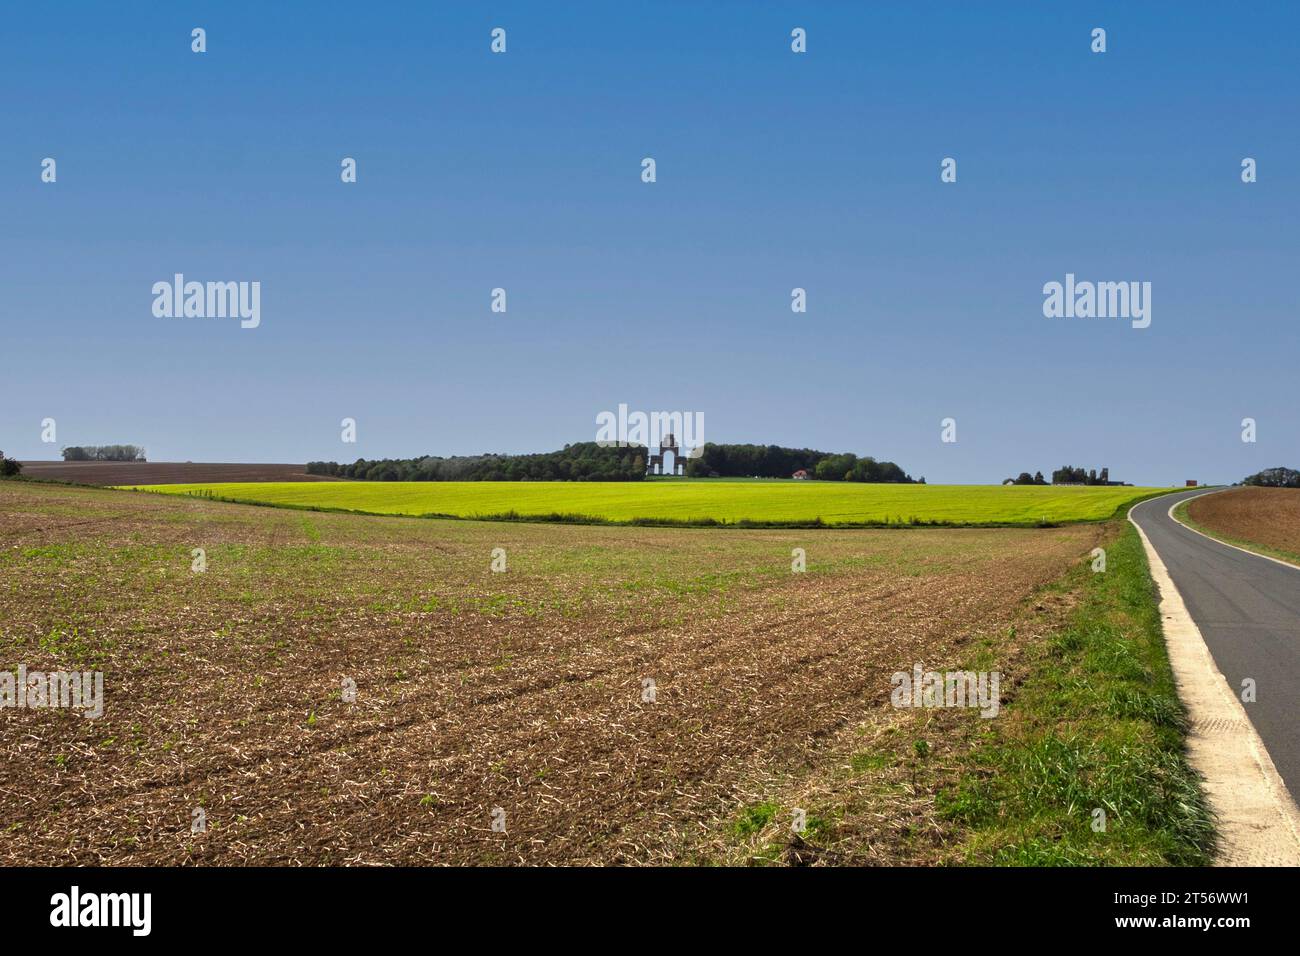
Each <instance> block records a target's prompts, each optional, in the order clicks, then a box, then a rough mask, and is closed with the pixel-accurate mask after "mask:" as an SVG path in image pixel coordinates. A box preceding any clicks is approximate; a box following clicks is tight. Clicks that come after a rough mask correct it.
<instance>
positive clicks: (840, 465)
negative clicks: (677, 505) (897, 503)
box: [686, 442, 925, 484]
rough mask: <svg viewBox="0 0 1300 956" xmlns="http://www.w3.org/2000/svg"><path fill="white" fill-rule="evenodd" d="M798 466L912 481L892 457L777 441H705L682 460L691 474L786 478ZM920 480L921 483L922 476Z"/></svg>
mask: <svg viewBox="0 0 1300 956" xmlns="http://www.w3.org/2000/svg"><path fill="white" fill-rule="evenodd" d="M801 470H802V471H807V472H808V474H809V475H811V476H812V477H814V478H817V479H820V480H822V481H870V482H896V483H912V482H913V479H912V477H911V476H910V475H908V474H907V472H905V471H903V469H902V468H900V467H898V465H896V464H894V463H893V462H892V461H876V459H874V458H870V457H867V458H859V457H858V456H857V455H854V454H852V453H846V454H832V453H830V452H824V451H814V450H813V449H811V448H782V447H781V446H779V445H715V444H713V443H712V442H707V443H705V445H704V447H703V448H702V449H701V450H700V454H699V456H698V457H695V458H688V459H687V461H686V474H687V476H688V477H694V478H789V477H790V476H791V475H793V474H794V473H795V472H796V471H801ZM920 482H921V483H922V484H924V482H925V479H924V478H922V479H921V480H920Z"/></svg>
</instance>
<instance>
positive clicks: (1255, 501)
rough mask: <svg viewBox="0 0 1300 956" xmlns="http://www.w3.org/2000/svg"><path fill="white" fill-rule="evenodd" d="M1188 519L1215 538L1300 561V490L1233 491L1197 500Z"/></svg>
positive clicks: (1194, 499)
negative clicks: (1216, 536) (1253, 546)
mask: <svg viewBox="0 0 1300 956" xmlns="http://www.w3.org/2000/svg"><path fill="white" fill-rule="evenodd" d="M1187 516H1188V517H1189V518H1191V519H1192V521H1193V522H1194V523H1196V524H1198V525H1200V526H1201V527H1202V528H1204V529H1205V530H1207V531H1209V532H1210V533H1211V534H1216V535H1218V536H1220V537H1222V538H1224V539H1225V540H1228V541H1232V542H1234V543H1236V544H1241V545H1243V546H1245V547H1250V546H1251V545H1259V546H1262V550H1264V551H1266V552H1269V553H1273V554H1275V555H1278V556H1281V557H1286V558H1289V559H1290V560H1292V561H1300V489H1297V488H1232V489H1230V490H1228V491H1220V492H1216V493H1214V494H1212V495H1201V496H1200V497H1198V498H1193V499H1192V500H1191V501H1190V502H1189V503H1188V505H1187Z"/></svg>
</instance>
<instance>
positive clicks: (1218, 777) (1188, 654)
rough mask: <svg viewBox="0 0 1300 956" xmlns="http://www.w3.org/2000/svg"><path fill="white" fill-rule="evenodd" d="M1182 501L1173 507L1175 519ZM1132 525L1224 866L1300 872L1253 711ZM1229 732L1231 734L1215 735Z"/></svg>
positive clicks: (1298, 847)
mask: <svg viewBox="0 0 1300 956" xmlns="http://www.w3.org/2000/svg"><path fill="white" fill-rule="evenodd" d="M1212 493H1213V492H1212ZM1180 503H1181V502H1179V503H1175V504H1174V505H1171V506H1170V508H1169V516H1170V517H1171V518H1174V516H1173V511H1174V508H1176V507H1177V506H1178V504H1180ZM1139 504H1141V502H1139ZM1133 507H1134V508H1136V507H1137V505H1134V506H1133ZM1174 520H1175V521H1177V520H1178V519H1177V518H1174ZM1129 521H1130V522H1132V524H1133V527H1135V528H1137V532H1138V535H1139V536H1140V537H1141V539H1142V546H1143V548H1144V549H1145V550H1146V554H1147V562H1148V563H1149V565H1150V568H1151V577H1152V579H1153V580H1154V581H1155V583H1156V586H1157V588H1159V591H1160V617H1161V626H1162V629H1163V630H1164V634H1165V646H1166V648H1167V649H1168V652H1169V663H1170V665H1171V666H1172V667H1173V670H1174V678H1175V681H1176V682H1177V685H1178V696H1179V699H1180V700H1182V702H1183V706H1184V707H1186V708H1187V711H1188V714H1189V716H1190V717H1191V725H1190V728H1189V731H1188V733H1187V736H1186V740H1187V752H1188V759H1189V760H1190V761H1191V764H1192V766H1193V767H1195V768H1196V770H1197V772H1198V773H1200V775H1201V776H1202V778H1203V780H1204V790H1205V793H1206V795H1207V797H1208V799H1209V801H1210V805H1211V806H1212V808H1213V809H1214V813H1215V816H1216V818H1217V820H1218V823H1219V834H1220V847H1219V855H1218V858H1217V860H1216V863H1217V864H1218V865H1221V866H1249V865H1261V864H1262V865H1270V866H1280V865H1285V866H1300V811H1297V809H1296V805H1295V803H1294V802H1293V801H1292V800H1291V798H1290V796H1289V794H1288V792H1287V789H1286V785H1285V784H1284V783H1283V782H1282V778H1281V776H1280V775H1279V774H1278V772H1277V768H1276V767H1275V766H1274V765H1273V760H1272V758H1271V757H1270V756H1269V754H1268V750H1267V748H1265V746H1264V742H1263V741H1262V740H1261V739H1260V737H1259V734H1258V732H1257V731H1256V730H1255V726H1254V724H1252V723H1251V722H1250V718H1249V716H1247V714H1246V709H1245V708H1244V707H1243V706H1242V705H1241V701H1239V700H1238V699H1237V696H1236V695H1235V694H1234V693H1233V691H1232V688H1231V687H1230V686H1229V684H1228V680H1227V678H1226V677H1224V676H1223V672H1222V671H1220V670H1219V668H1218V665H1216V664H1215V662H1214V657H1213V656H1212V655H1211V654H1210V649H1209V647H1208V646H1207V645H1206V643H1205V638H1204V636H1203V635H1202V634H1201V629H1200V628H1199V627H1197V626H1196V622H1195V621H1194V620H1193V619H1192V616H1191V614H1190V612H1188V610H1187V605H1186V603H1184V601H1183V596H1182V594H1180V593H1179V591H1178V587H1177V586H1176V585H1175V584H1174V581H1173V578H1172V577H1170V575H1169V569H1168V568H1167V567H1165V563H1164V561H1162V560H1161V558H1160V555H1159V554H1158V553H1157V552H1156V549H1155V547H1154V546H1153V545H1152V544H1151V539H1150V538H1148V537H1147V534H1146V532H1145V531H1143V530H1142V527H1141V525H1139V524H1138V523H1137V522H1136V521H1134V520H1133V509H1130V510H1129ZM1181 523H1182V522H1179V524H1181ZM1189 530H1192V531H1195V529H1194V528H1192V529H1189ZM1196 533H1197V534H1200V533H1201V532H1199V531H1197V532H1196ZM1202 536H1203V537H1209V535H1202ZM1210 540H1212V541H1213V540H1215V539H1213V538H1210ZM1220 543H1222V542H1220ZM1228 547H1233V546H1232V545H1228ZM1237 550H1245V549H1244V548H1238V549H1237ZM1247 553H1248V554H1253V553H1254V552H1247ZM1258 557H1265V555H1258ZM1270 560H1274V559H1270ZM1279 563H1282V562H1279ZM1225 727H1226V728H1231V730H1230V731H1229V732H1223V731H1222V730H1221V729H1220V730H1218V732H1214V731H1213V730H1212V729H1213V728H1225Z"/></svg>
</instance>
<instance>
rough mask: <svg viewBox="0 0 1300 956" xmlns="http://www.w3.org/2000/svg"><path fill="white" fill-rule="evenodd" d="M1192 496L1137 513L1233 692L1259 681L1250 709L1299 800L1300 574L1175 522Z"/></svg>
mask: <svg viewBox="0 0 1300 956" xmlns="http://www.w3.org/2000/svg"><path fill="white" fill-rule="evenodd" d="M1212 493H1213V492H1206V491H1193V492H1187V493H1185V494H1177V495H1166V496H1165V497H1162V498H1153V499H1151V500H1150V501H1144V502H1143V503H1142V504H1140V505H1138V506H1137V507H1136V508H1134V509H1133V511H1132V517H1133V520H1134V521H1135V522H1137V524H1138V526H1139V527H1141V528H1142V530H1143V531H1144V532H1146V535H1147V537H1148V538H1149V539H1150V540H1151V545H1152V547H1154V548H1155V549H1156V553H1157V554H1159V555H1160V560H1161V561H1163V562H1164V563H1165V567H1166V568H1168V569H1169V576H1170V577H1171V578H1173V581H1174V586H1175V587H1177V588H1178V591H1179V593H1180V594H1182V597H1183V603H1185V604H1186V605H1187V611H1188V613H1190V614H1191V616H1192V620H1194V621H1195V622H1196V626H1197V627H1198V628H1200V631H1201V635H1202V636H1203V637H1204V638H1205V643H1206V645H1207V646H1208V647H1209V649H1210V654H1211V655H1212V656H1213V657H1214V662H1215V664H1217V665H1218V668H1219V670H1220V671H1222V672H1223V676H1224V677H1226V678H1227V679H1228V685H1229V686H1230V687H1231V688H1233V690H1234V691H1235V692H1236V693H1237V695H1238V698H1240V695H1241V682H1242V681H1243V680H1244V679H1246V678H1247V677H1249V678H1252V679H1253V680H1254V681H1255V685H1256V691H1257V699H1256V700H1255V702H1254V703H1244V704H1243V706H1244V707H1245V709H1246V714H1247V716H1249V717H1250V720H1251V723H1253V724H1254V725H1255V730H1256V731H1257V732H1258V733H1259V736H1260V738H1261V739H1262V740H1263V741H1264V746H1265V747H1267V748H1268V752H1269V756H1270V757H1272V758H1273V763H1274V765H1275V766H1276V767H1277V772H1278V773H1279V774H1280V775H1281V777H1282V780H1283V781H1284V782H1285V783H1286V786H1287V789H1288V790H1290V791H1291V796H1292V798H1294V799H1297V800H1300V568H1292V567H1288V566H1284V565H1281V564H1278V563H1277V562H1275V561H1270V560H1268V559H1267V558H1261V557H1258V556H1256V555H1251V554H1247V553H1246V552H1244V551H1239V550H1237V549H1236V548H1232V547H1229V546H1228V545H1225V544H1220V543H1218V542H1217V541H1212V540H1210V539H1209V538H1206V537H1204V536H1203V535H1200V534H1197V533H1196V532H1195V531H1192V530H1190V529H1189V528H1186V527H1184V526H1183V525H1181V524H1179V523H1178V522H1176V521H1174V520H1173V519H1172V518H1171V517H1169V509H1170V508H1171V507H1172V506H1174V505H1175V504H1177V503H1178V502H1181V501H1185V500H1187V499H1188V498H1193V497H1196V496H1197V495H1201V494H1212Z"/></svg>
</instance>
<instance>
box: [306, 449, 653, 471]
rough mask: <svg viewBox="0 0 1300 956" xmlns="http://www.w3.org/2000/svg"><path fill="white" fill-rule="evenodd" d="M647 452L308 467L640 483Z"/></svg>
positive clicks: (575, 451)
mask: <svg viewBox="0 0 1300 956" xmlns="http://www.w3.org/2000/svg"><path fill="white" fill-rule="evenodd" d="M645 453H646V450H645V447H644V446H640V445H637V446H630V447H625V448H602V447H601V446H600V445H598V444H596V443H595V442H579V443H577V444H575V445H565V446H564V448H563V449H562V450H560V451H553V452H545V453H542V454H536V455H457V456H453V457H451V458H439V457H436V456H433V455H427V456H425V457H423V458H385V459H383V460H382V461H367V460H366V459H364V458H358V459H357V460H356V461H355V462H353V463H352V464H350V465H341V464H339V463H338V462H333V461H313V462H308V463H307V474H309V475H334V476H336V477H339V478H354V479H361V480H364V481H640V480H641V479H643V478H644V477H645Z"/></svg>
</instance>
